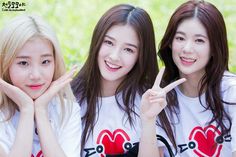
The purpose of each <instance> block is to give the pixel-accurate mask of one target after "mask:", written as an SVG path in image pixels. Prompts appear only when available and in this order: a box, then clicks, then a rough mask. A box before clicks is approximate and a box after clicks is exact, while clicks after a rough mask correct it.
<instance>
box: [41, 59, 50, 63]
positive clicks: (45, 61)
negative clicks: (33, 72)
mask: <svg viewBox="0 0 236 157" xmlns="http://www.w3.org/2000/svg"><path fill="white" fill-rule="evenodd" d="M49 63H51V61H50V60H48V59H46V60H44V61H43V62H42V64H49Z"/></svg>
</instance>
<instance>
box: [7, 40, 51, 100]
mask: <svg viewBox="0 0 236 157" xmlns="http://www.w3.org/2000/svg"><path fill="white" fill-rule="evenodd" d="M54 67H55V65H54V55H53V46H52V44H51V43H50V42H49V41H48V40H46V39H41V38H32V39H30V40H29V41H27V42H26V43H25V44H24V46H23V47H22V48H21V49H20V50H19V51H18V53H17V55H16V58H15V59H14V60H13V63H12V64H11V65H10V67H9V75H10V79H11V81H12V84H13V85H14V86H16V87H18V88H20V89H21V90H22V91H24V92H25V93H27V94H28V95H29V96H30V97H31V98H32V99H36V98H38V97H39V96H41V95H42V94H43V93H44V92H45V91H46V89H47V88H48V87H49V86H50V84H51V82H52V79H53V75H54Z"/></svg>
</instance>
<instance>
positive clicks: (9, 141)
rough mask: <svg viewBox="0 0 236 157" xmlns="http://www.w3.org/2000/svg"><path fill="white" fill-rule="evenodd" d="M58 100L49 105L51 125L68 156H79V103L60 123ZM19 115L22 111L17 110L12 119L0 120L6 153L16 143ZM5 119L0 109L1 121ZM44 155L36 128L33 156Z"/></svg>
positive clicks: (1, 140) (0, 133)
mask: <svg viewBox="0 0 236 157" xmlns="http://www.w3.org/2000/svg"><path fill="white" fill-rule="evenodd" d="M57 101H58V100H56V99H53V100H52V101H51V102H50V104H49V105H48V115H49V120H50V123H51V126H52V128H53V131H54V133H55V135H56V137H57V140H58V142H59V144H60V146H61V148H62V150H63V151H64V153H65V154H66V155H67V156H68V157H79V156H80V149H81V147H80V146H81V145H80V140H81V132H82V126H81V116H80V107H79V105H78V104H77V103H74V104H73V106H72V113H71V114H66V117H65V118H68V121H66V122H65V123H63V124H62V125H60V113H61V109H60V107H59V106H60V105H58V102H57ZM66 105H69V104H65V106H66ZM19 116H20V112H16V113H15V115H14V116H13V117H12V118H11V120H10V121H4V122H0V145H1V147H2V148H3V149H4V150H5V152H6V153H9V151H10V149H11V147H12V145H13V143H14V139H15V135H16V129H17V125H18V121H19ZM3 119H5V116H4V114H3V112H1V111H0V121H2V120H3ZM24 136H27V135H24ZM42 156H43V154H42V151H41V148H40V142H39V137H38V135H37V129H36V128H35V131H34V137H33V148H32V156H31V157H42Z"/></svg>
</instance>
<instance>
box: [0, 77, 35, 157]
mask: <svg viewBox="0 0 236 157" xmlns="http://www.w3.org/2000/svg"><path fill="white" fill-rule="evenodd" d="M0 90H1V91H3V92H4V93H5V94H6V95H7V96H8V97H9V98H11V99H12V100H13V101H14V102H15V103H16V104H17V105H18V107H19V110H20V117H19V123H18V126H17V130H16V136H15V139H14V142H13V145H12V146H11V148H9V149H10V151H9V153H8V152H4V150H3V148H2V147H1V148H0V154H1V157H16V156H21V157H29V156H31V152H32V143H33V130H34V107H33V106H34V105H33V100H32V99H31V98H30V97H29V96H28V95H27V94H26V93H24V92H23V91H21V90H20V89H19V88H17V87H15V86H12V85H11V84H8V83H7V82H5V81H3V80H2V79H0Z"/></svg>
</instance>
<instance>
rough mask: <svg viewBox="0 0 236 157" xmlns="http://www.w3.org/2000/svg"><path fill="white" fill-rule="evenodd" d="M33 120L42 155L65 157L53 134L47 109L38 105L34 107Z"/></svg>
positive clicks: (45, 156) (46, 156)
mask: <svg viewBox="0 0 236 157" xmlns="http://www.w3.org/2000/svg"><path fill="white" fill-rule="evenodd" d="M35 120H36V125H37V130H38V135H39V140H40V146H41V149H42V152H43V156H44V157H52V156H56V157H66V155H65V153H64V152H63V150H62V149H61V147H60V145H59V143H58V141H57V138H56V136H55V135H54V132H53V129H52V127H51V124H50V122H49V118H48V112H47V110H46V109H43V108H40V107H37V108H35Z"/></svg>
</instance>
